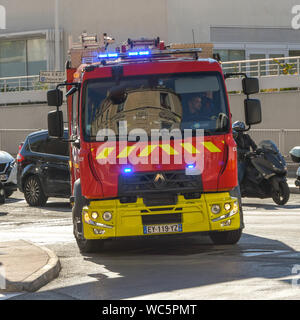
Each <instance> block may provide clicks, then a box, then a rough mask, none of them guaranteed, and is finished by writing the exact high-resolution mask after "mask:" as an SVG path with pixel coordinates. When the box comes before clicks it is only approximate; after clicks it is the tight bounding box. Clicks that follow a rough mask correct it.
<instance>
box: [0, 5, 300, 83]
mask: <svg viewBox="0 0 300 320" xmlns="http://www.w3.org/2000/svg"><path fill="white" fill-rule="evenodd" d="M56 4H57V6H58V7H57V12H58V14H57V15H56V14H55V12H56V11H55V8H56V7H55V5H56ZM296 5H297V0H286V1H282V0H264V1H260V0H251V1H248V0H226V1H224V0H210V1H204V0H186V1H182V0H152V1H146V0H126V1H124V0H109V1H107V0H106V1H104V0H85V1H81V0H26V1H23V0H0V6H1V8H2V11H1V12H2V16H3V17H4V18H2V20H3V19H4V20H5V21H4V22H3V21H2V24H1V21H0V25H2V26H4V28H0V78H1V77H13V76H29V75H36V74H39V71H40V70H54V69H55V61H57V60H58V61H59V62H60V69H61V70H63V69H64V61H65V60H66V57H67V51H68V44H69V38H70V37H72V39H73V41H77V40H78V37H79V36H80V34H81V33H82V32H83V31H84V30H85V31H87V32H88V33H96V34H99V35H100V34H102V33H104V32H106V33H108V34H109V35H112V36H113V37H114V38H115V39H116V43H122V42H123V41H125V40H127V38H138V37H157V36H160V38H161V39H163V40H165V41H166V42H167V43H192V42H193V41H195V42H212V43H213V44H214V48H215V49H214V50H215V52H218V53H219V54H220V56H221V58H222V60H223V61H228V60H243V59H260V58H273V57H281V56H295V55H297V56H300V29H299V30H298V29H295V28H293V27H292V20H293V19H295V18H297V13H296V11H295V10H294V11H293V8H294V7H295V6H296ZM3 12H4V13H5V14H3ZM55 15H56V16H57V18H58V20H57V21H58V24H59V33H55ZM299 20H300V19H299ZM57 34H58V38H59V39H57V41H55V35H57ZM55 43H58V44H59V57H55V52H56V51H55Z"/></svg>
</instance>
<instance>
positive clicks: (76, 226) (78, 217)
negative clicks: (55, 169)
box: [72, 182, 104, 253]
mask: <svg viewBox="0 0 300 320" xmlns="http://www.w3.org/2000/svg"><path fill="white" fill-rule="evenodd" d="M84 205H85V198H84V197H83V196H82V194H81V186H80V182H78V183H77V182H75V186H74V206H73V209H72V217H73V234H74V237H75V239H76V242H77V245H78V248H79V250H80V252H82V253H93V252H98V251H100V249H101V248H102V247H103V245H104V242H103V240H88V239H85V238H84V235H83V223H82V209H83V207H84Z"/></svg>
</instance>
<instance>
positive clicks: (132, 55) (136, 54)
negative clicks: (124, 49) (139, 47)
mask: <svg viewBox="0 0 300 320" xmlns="http://www.w3.org/2000/svg"><path fill="white" fill-rule="evenodd" d="M138 55H139V53H138V52H128V56H129V57H136V56H138Z"/></svg>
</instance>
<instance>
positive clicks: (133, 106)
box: [82, 73, 229, 141]
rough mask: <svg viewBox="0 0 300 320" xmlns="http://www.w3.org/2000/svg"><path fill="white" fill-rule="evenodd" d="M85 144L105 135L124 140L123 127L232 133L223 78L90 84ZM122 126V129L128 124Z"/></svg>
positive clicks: (185, 77) (86, 94)
mask: <svg viewBox="0 0 300 320" xmlns="http://www.w3.org/2000/svg"><path fill="white" fill-rule="evenodd" d="M83 99H84V100H83V108H84V109H83V113H82V114H83V117H82V121H83V128H84V135H85V139H86V140H88V141H93V140H95V139H96V137H97V133H98V131H99V130H103V129H110V130H113V131H114V132H115V135H116V136H119V134H118V132H119V129H120V123H121V122H122V123H123V124H124V123H126V128H127V130H128V132H130V131H131V130H133V129H143V130H145V131H146V132H147V134H148V135H149V136H150V135H151V130H161V129H167V130H170V131H171V130H173V129H179V130H184V129H203V130H204V132H205V133H207V134H211V133H217V132H220V133H221V132H222V133H224V132H227V131H228V130H229V117H228V107H227V102H226V97H225V90H224V85H223V81H222V77H221V75H220V74H218V73H197V74H191V73H189V74H172V75H151V76H143V77H134V78H133V77H130V78H129V77H127V78H126V77H124V78H122V79H121V81H120V82H119V84H118V85H116V83H115V82H114V81H111V80H110V81H107V80H106V81H104V80H99V79H97V80H88V81H87V84H86V85H85V86H84V94H83ZM123 124H122V125H123Z"/></svg>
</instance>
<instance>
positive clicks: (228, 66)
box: [222, 56, 300, 77]
mask: <svg viewBox="0 0 300 320" xmlns="http://www.w3.org/2000/svg"><path fill="white" fill-rule="evenodd" d="M222 69H223V72H224V73H231V72H242V73H246V74H247V75H248V76H251V77H264V76H281V75H299V74H300V56H297V57H279V58H269V59H256V60H239V61H226V62H222Z"/></svg>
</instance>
